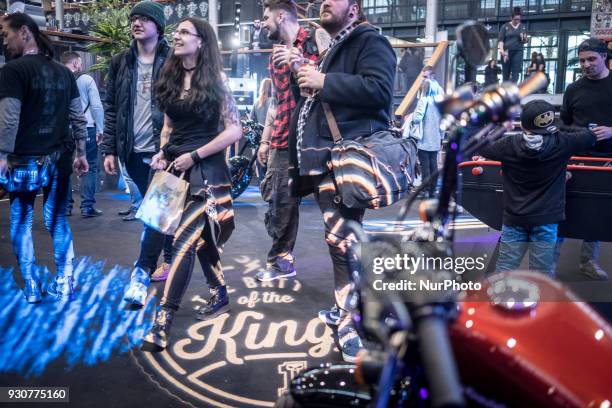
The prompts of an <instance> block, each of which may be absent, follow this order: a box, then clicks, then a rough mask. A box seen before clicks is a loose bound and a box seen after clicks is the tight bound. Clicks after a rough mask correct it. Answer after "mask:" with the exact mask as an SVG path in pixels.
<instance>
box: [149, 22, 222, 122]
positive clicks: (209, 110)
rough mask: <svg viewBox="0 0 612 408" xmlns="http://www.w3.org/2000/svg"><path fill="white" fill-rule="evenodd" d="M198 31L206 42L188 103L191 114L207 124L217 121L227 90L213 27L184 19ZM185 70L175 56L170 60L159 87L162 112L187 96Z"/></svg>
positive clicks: (201, 50)
mask: <svg viewBox="0 0 612 408" xmlns="http://www.w3.org/2000/svg"><path fill="white" fill-rule="evenodd" d="M184 21H189V22H190V23H191V24H193V26H194V27H195V29H196V31H197V33H198V34H199V35H200V38H201V39H202V46H201V47H200V49H199V51H198V56H197V60H196V68H195V70H194V71H193V74H192V76H191V91H190V92H189V93H188V94H187V95H186V96H185V98H184V102H185V103H186V104H187V107H188V109H189V110H192V111H194V112H196V113H197V114H198V115H199V116H201V117H202V119H203V120H209V119H213V118H215V117H217V116H218V115H219V114H220V111H221V104H222V103H223V101H224V100H225V98H226V96H227V95H226V93H227V91H226V88H225V84H224V81H223V78H222V76H221V75H222V71H223V64H222V61H221V54H220V53H219V46H218V44H217V36H216V35H215V32H214V30H213V28H212V27H211V25H210V24H209V23H208V22H207V21H205V20H202V19H200V18H193V17H189V18H184V19H183V20H181V23H182V22H184ZM184 78H185V70H184V69H183V65H182V62H181V59H180V58H179V57H177V56H176V55H174V52H173V53H172V54H171V55H170V56H169V57H168V58H167V59H166V62H165V63H164V66H163V68H162V70H161V73H160V75H159V79H158V81H157V83H156V95H157V101H158V103H159V106H160V108H161V110H162V111H166V110H167V108H168V106H169V105H170V104H172V103H174V102H176V101H177V100H179V99H180V97H181V93H182V92H183V80H184Z"/></svg>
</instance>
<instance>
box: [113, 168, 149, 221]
mask: <svg viewBox="0 0 612 408" xmlns="http://www.w3.org/2000/svg"><path fill="white" fill-rule="evenodd" d="M118 161H119V172H120V173H121V177H123V181H124V182H125V184H126V185H127V188H128V190H129V191H130V202H131V204H130V208H131V209H132V210H133V211H136V210H138V207H140V203H141V202H142V194H141V192H140V190H139V189H138V186H137V185H136V183H134V180H132V178H131V177H130V175H129V174H128V172H127V170H126V169H125V164H124V163H123V161H122V160H121V159H119V160H118ZM145 192H146V191H145Z"/></svg>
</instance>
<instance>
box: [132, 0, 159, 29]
mask: <svg viewBox="0 0 612 408" xmlns="http://www.w3.org/2000/svg"><path fill="white" fill-rule="evenodd" d="M133 15H140V16H145V17H149V18H150V19H151V20H153V22H154V23H155V25H157V28H158V29H159V31H160V32H161V33H162V34H163V32H164V30H165V28H166V16H164V8H163V6H162V5H161V4H159V3H156V2H154V1H141V2H140V3H138V4H136V5H135V6H134V8H133V9H132V11H131V12H130V17H132V16H133Z"/></svg>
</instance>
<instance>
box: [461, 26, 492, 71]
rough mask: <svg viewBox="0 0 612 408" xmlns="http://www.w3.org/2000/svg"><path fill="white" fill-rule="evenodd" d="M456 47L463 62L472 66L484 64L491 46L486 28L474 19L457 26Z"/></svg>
mask: <svg viewBox="0 0 612 408" xmlns="http://www.w3.org/2000/svg"><path fill="white" fill-rule="evenodd" d="M456 35H457V48H458V50H459V54H460V55H461V56H462V57H463V59H464V60H465V62H467V63H468V64H470V65H472V66H478V65H482V64H484V61H485V58H486V57H487V55H489V51H490V50H491V46H490V45H489V38H488V35H487V29H486V28H485V26H483V25H482V24H481V23H478V22H476V21H467V22H465V23H464V24H461V25H460V26H459V27H457V31H456Z"/></svg>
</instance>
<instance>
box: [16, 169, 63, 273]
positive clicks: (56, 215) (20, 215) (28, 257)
mask: <svg viewBox="0 0 612 408" xmlns="http://www.w3.org/2000/svg"><path fill="white" fill-rule="evenodd" d="M52 174H53V176H52V178H51V181H50V182H49V185H48V186H47V187H43V217H44V222H45V227H46V228H47V231H49V233H50V234H51V238H52V239H53V251H54V255H55V267H56V271H57V276H60V277H61V276H72V267H73V265H72V261H73V259H74V249H73V246H72V232H71V231H70V226H69V225H68V221H67V219H66V202H67V199H68V180H69V175H59V174H58V170H57V168H54V169H53V170H52ZM36 194H37V191H32V192H26V193H17V192H14V193H10V196H9V198H10V204H11V214H10V224H11V242H12V243H13V251H14V252H15V255H16V256H17V261H18V262H19V268H20V269H21V275H22V276H23V279H38V278H39V277H38V276H35V274H34V272H35V269H36V265H35V262H36V259H35V257H34V243H33V240H32V218H33V216H34V201H35V199H36Z"/></svg>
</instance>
